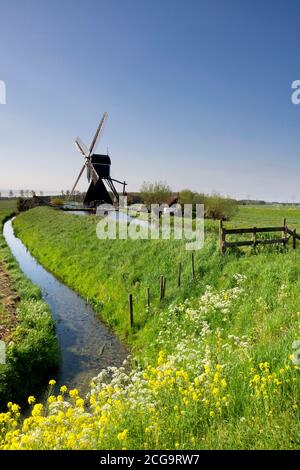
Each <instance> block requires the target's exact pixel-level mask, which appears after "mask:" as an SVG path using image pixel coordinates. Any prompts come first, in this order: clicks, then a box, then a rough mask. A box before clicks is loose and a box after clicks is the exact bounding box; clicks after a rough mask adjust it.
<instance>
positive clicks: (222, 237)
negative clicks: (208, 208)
mask: <svg viewBox="0 0 300 470" xmlns="http://www.w3.org/2000/svg"><path fill="white" fill-rule="evenodd" d="M219 235H220V251H221V254H222V255H224V253H225V250H226V247H225V234H224V229H223V220H222V219H221V220H220V226H219Z"/></svg>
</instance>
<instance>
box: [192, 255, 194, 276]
mask: <svg viewBox="0 0 300 470" xmlns="http://www.w3.org/2000/svg"><path fill="white" fill-rule="evenodd" d="M192 274H193V279H195V252H194V251H192Z"/></svg>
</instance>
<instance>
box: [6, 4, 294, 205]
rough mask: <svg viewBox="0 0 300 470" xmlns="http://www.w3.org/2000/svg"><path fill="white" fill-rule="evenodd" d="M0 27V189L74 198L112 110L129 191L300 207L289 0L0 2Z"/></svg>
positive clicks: (112, 137)
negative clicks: (88, 153)
mask: <svg viewBox="0 0 300 470" xmlns="http://www.w3.org/2000/svg"><path fill="white" fill-rule="evenodd" d="M0 21H1V26H0V80H4V81H5V82H6V86H7V104H6V105H0V163H1V167H0V168H1V170H0V189H1V188H2V189H3V188H6V189H10V188H16V189H21V188H23V189H25V188H28V189H36V190H40V189H42V190H61V189H67V188H70V187H71V186H72V183H73V181H74V179H75V177H76V175H77V173H78V172H79V169H80V167H81V165H82V158H81V157H80V155H79V154H78V153H77V151H76V148H75V146H74V144H73V141H74V138H75V137H76V136H77V135H79V136H80V137H81V138H82V139H83V140H84V141H85V142H86V143H88V144H89V142H90V140H91V138H92V135H93V133H94V131H95V128H96V126H97V123H98V121H99V119H100V117H101V115H102V113H103V112H104V111H108V112H109V120H108V122H107V125H106V128H105V131H104V134H103V139H102V140H101V143H100V145H99V148H98V150H99V151H106V148H107V146H109V149H110V154H111V158H112V173H113V175H114V176H116V177H119V178H121V179H123V178H126V179H127V181H128V183H129V191H130V190H137V189H138V188H139V187H140V185H141V183H142V182H143V181H144V180H146V181H149V180H151V181H153V180H166V181H167V182H168V183H169V184H170V185H171V186H172V188H173V189H174V190H178V189H180V188H185V187H190V188H191V189H194V190H197V191H204V192H210V191H213V190H217V191H219V192H221V193H223V194H230V195H232V196H237V197H241V198H243V197H249V196H250V197H252V198H264V199H268V200H282V201H286V200H293V199H294V200H297V201H300V185H299V184H298V182H299V173H300V172H299V170H300V158H299V157H300V105H299V106H295V105H293V104H292V103H291V99H290V96H291V83H292V81H293V80H296V79H300V56H299V39H300V3H299V2H297V1H291V0H290V1H275V0H269V1H268V0H267V1H254V0H251V1H248V0H227V1H223V0H219V1H216V0H209V1H200V0H198V1H193V0H185V1H180V2H179V1H175V0H170V1H168V0H151V1H150V0H97V1H96V0H85V1H79V0H73V1H71V0H60V1H58V0H51V1H50V0H48V1H45V0H42V1H41V0H40V1H37V0H22V1H21V0H19V1H18V0H1V1H0ZM86 186H87V182H86V179H85V178H84V179H83V180H82V184H81V186H80V189H85V188H86Z"/></svg>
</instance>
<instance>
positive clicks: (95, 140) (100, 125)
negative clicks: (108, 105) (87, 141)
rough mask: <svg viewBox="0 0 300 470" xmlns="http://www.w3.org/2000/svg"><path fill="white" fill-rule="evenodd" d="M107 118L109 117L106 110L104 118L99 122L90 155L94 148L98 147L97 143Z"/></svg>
mask: <svg viewBox="0 0 300 470" xmlns="http://www.w3.org/2000/svg"><path fill="white" fill-rule="evenodd" d="M107 118H108V113H106V112H105V113H104V114H103V116H102V119H101V121H100V123H99V126H98V129H97V130H96V134H95V136H94V138H93V140H92V143H91V146H90V150H89V155H88V156H89V157H90V156H91V155H92V154H93V152H94V150H95V149H96V145H97V143H98V142H99V138H100V135H101V131H102V130H103V126H104V123H105V121H106V119H107Z"/></svg>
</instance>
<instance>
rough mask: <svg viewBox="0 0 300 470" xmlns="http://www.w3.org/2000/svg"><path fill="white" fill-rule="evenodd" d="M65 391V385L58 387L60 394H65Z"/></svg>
mask: <svg viewBox="0 0 300 470" xmlns="http://www.w3.org/2000/svg"><path fill="white" fill-rule="evenodd" d="M67 390H68V389H67V387H66V386H65V385H62V386H61V387H60V391H61V393H62V394H64V393H66V391H67Z"/></svg>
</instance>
